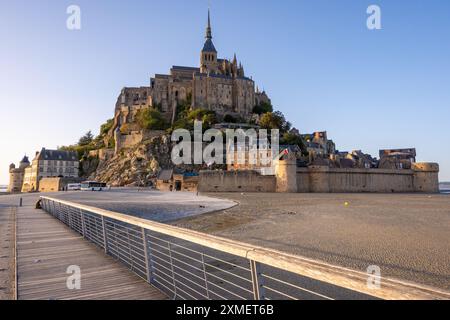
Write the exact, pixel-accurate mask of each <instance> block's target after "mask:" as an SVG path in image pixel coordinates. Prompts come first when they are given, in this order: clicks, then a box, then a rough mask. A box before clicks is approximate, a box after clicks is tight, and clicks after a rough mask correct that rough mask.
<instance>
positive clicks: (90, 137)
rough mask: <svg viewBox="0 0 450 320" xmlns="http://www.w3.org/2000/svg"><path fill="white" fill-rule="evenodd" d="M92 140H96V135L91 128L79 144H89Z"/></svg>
mask: <svg viewBox="0 0 450 320" xmlns="http://www.w3.org/2000/svg"><path fill="white" fill-rule="evenodd" d="M92 140H94V135H93V134H92V132H91V130H89V131H88V132H86V134H85V135H84V136H82V137H81V138H80V139H79V140H78V145H79V146H87V145H89V144H91V142H92Z"/></svg>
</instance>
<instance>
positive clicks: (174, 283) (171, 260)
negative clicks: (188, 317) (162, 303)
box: [167, 241, 177, 300]
mask: <svg viewBox="0 0 450 320" xmlns="http://www.w3.org/2000/svg"><path fill="white" fill-rule="evenodd" d="M167 246H168V249H169V257H170V269H171V270H172V282H173V293H174V296H173V299H174V300H175V299H176V298H177V283H176V281H175V270H174V268H173V259H172V249H171V246H170V242H169V241H167Z"/></svg>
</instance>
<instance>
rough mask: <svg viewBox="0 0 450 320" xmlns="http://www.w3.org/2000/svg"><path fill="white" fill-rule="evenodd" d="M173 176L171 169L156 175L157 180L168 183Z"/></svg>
mask: <svg viewBox="0 0 450 320" xmlns="http://www.w3.org/2000/svg"><path fill="white" fill-rule="evenodd" d="M172 176H173V169H168V170H162V171H161V172H160V173H159V175H158V180H162V181H168V180H171V179H172Z"/></svg>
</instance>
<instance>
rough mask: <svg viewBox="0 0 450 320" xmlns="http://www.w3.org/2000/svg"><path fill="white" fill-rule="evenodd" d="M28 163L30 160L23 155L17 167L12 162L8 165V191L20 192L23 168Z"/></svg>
mask: <svg viewBox="0 0 450 320" xmlns="http://www.w3.org/2000/svg"><path fill="white" fill-rule="evenodd" d="M29 165H30V161H29V160H28V157H27V156H24V157H23V159H22V161H20V163H19V167H18V168H16V165H15V164H14V163H11V164H10V165H9V185H8V192H12V193H14V192H21V190H22V184H23V178H24V176H25V168H26V167H28V166H29Z"/></svg>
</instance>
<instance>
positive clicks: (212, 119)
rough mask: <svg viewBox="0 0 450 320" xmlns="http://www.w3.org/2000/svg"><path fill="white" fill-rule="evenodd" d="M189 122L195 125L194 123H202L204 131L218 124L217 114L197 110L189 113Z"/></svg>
mask: <svg viewBox="0 0 450 320" xmlns="http://www.w3.org/2000/svg"><path fill="white" fill-rule="evenodd" d="M187 120H188V121H189V122H191V123H192V124H194V121H195V120H197V121H202V122H203V129H207V128H210V127H211V126H212V125H214V124H216V123H217V117H216V113H215V112H214V111H211V110H206V109H195V110H192V111H190V112H189V113H188V115H187Z"/></svg>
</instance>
